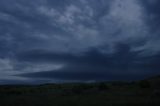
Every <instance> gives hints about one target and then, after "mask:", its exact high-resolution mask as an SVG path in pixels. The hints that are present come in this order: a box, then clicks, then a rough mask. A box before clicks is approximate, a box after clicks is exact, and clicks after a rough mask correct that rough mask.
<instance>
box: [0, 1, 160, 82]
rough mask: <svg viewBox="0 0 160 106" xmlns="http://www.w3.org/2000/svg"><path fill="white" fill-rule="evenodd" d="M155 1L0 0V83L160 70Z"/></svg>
mask: <svg viewBox="0 0 160 106" xmlns="http://www.w3.org/2000/svg"><path fill="white" fill-rule="evenodd" d="M159 5H160V1H159V0H0V84H37V83H56V82H77V81H78V82H79V81H83V82H92V81H93V82H94V81H113V80H127V81H128V80H138V79H142V78H145V77H149V76H154V75H160V6H159Z"/></svg>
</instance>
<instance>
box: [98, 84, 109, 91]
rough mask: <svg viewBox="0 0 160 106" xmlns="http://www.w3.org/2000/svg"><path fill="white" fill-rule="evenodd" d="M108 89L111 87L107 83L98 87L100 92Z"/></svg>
mask: <svg viewBox="0 0 160 106" xmlns="http://www.w3.org/2000/svg"><path fill="white" fill-rule="evenodd" d="M107 89H109V87H108V85H106V84H105V83H100V84H99V85H98V90H100V91H103V90H107Z"/></svg>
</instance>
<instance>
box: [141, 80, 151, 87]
mask: <svg viewBox="0 0 160 106" xmlns="http://www.w3.org/2000/svg"><path fill="white" fill-rule="evenodd" d="M139 87H141V88H150V87H151V84H150V82H149V81H147V80H142V81H140V82H139Z"/></svg>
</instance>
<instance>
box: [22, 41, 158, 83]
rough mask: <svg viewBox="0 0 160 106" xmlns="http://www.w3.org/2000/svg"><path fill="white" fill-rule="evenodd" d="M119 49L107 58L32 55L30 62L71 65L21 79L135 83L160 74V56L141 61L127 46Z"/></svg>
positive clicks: (95, 53) (96, 53) (98, 55)
mask: <svg viewBox="0 0 160 106" xmlns="http://www.w3.org/2000/svg"><path fill="white" fill-rule="evenodd" d="M117 50H118V51H117V52H116V53H114V54H112V55H105V54H102V53H100V52H99V51H97V50H91V51H89V52H86V53H85V54H83V55H81V56H68V55H66V54H63V55H62V54H61V55H57V54H54V53H50V52H49V53H44V54H41V55H33V54H30V55H27V59H28V60H30V58H31V59H33V60H32V62H34V61H37V60H38V61H42V62H43V61H44V58H45V59H48V61H51V60H52V62H57V61H58V62H61V63H65V64H66V63H67V66H65V67H63V68H61V69H57V70H47V71H45V72H35V73H27V74H22V75H20V76H23V77H29V78H46V79H50V80H53V79H55V80H65V81H66V80H68V81H70V80H72V81H88V80H95V81H104V80H113V79H114V80H135V79H142V78H144V77H146V76H152V75H156V74H159V68H160V64H159V63H158V60H159V59H160V56H155V57H150V58H148V57H147V58H146V57H145V58H141V57H139V56H138V53H137V52H130V48H129V47H128V46H127V45H124V44H118V47H117ZM49 54H50V55H49ZM28 56H30V57H28ZM36 56H38V57H36ZM34 57H35V58H34ZM21 58H22V57H21ZM24 59H26V56H24Z"/></svg>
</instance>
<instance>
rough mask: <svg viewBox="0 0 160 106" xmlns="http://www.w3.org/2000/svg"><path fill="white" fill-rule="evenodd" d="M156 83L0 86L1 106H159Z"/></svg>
mask: <svg viewBox="0 0 160 106" xmlns="http://www.w3.org/2000/svg"><path fill="white" fill-rule="evenodd" d="M159 82H160V80H157V79H156V80H153V79H152V80H142V81H137V82H131V83H129V82H107V83H104V82H103V83H70V84H45V85H39V86H0V106H159V105H160V89H159V88H158V87H157V86H159V85H157V84H158V83H159Z"/></svg>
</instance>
